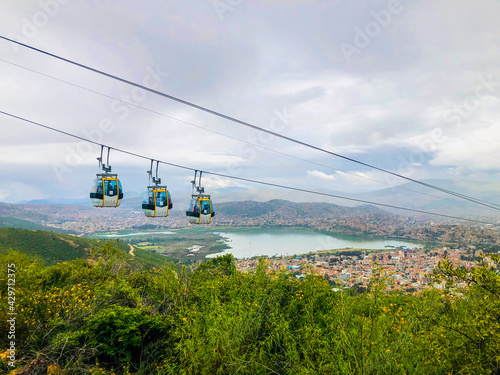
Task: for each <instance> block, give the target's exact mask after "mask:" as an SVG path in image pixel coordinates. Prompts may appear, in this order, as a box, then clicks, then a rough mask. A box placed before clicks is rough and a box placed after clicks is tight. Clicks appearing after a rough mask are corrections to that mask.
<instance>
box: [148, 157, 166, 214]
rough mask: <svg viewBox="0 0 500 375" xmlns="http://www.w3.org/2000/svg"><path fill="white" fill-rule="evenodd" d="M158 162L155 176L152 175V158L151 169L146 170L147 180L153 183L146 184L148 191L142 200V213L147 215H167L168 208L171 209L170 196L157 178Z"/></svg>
mask: <svg viewBox="0 0 500 375" xmlns="http://www.w3.org/2000/svg"><path fill="white" fill-rule="evenodd" d="M158 164H159V162H158V161H157V162H156V177H153V176H152V174H153V160H151V169H150V170H149V171H148V174H149V182H151V180H152V181H153V184H154V185H150V186H148V192H147V193H146V197H145V198H144V201H143V202H142V209H143V210H144V215H146V216H147V217H167V216H168V214H169V210H171V209H172V207H173V204H172V198H171V197H170V193H169V192H168V190H167V187H166V186H161V185H160V184H161V178H158Z"/></svg>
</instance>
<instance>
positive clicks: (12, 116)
mask: <svg viewBox="0 0 500 375" xmlns="http://www.w3.org/2000/svg"><path fill="white" fill-rule="evenodd" d="M0 113H1V114H3V115H5V116H9V117H11V118H15V119H18V120H21V121H24V122H27V123H30V124H32V125H36V126H39V127H41V128H45V129H48V130H51V131H54V132H57V133H60V134H64V135H67V136H69V137H73V138H76V139H79V140H81V141H85V142H88V143H92V144H95V145H98V146H100V147H101V148H103V147H106V148H108V150H115V151H117V152H121V153H123V154H127V155H131V156H135V157H138V158H141V159H146V160H155V161H157V162H159V163H162V164H165V165H170V166H172V167H176V168H181V169H185V170H190V171H198V172H203V173H205V174H210V175H212V176H218V177H223V178H229V179H233V180H239V181H244V182H250V183H254V184H260V185H266V186H271V187H276V188H280V189H287V190H293V191H298V192H303V193H309V194H315V195H321V196H325V197H331V198H338V199H344V200H348V201H352V202H358V203H364V204H371V205H375V206H381V207H387V208H394V209H398V210H404V211H410V212H416V213H420V214H426V215H432V216H439V217H444V218H448V219H455V220H462V221H468V222H471V223H476V224H484V225H493V226H498V227H500V224H494V223H488V222H486V221H481V220H474V219H466V218H462V217H458V216H452V215H446V214H438V213H434V212H428V211H423V210H417V209H413V208H406V207H400V206H395V205H392V204H385V203H377V202H372V201H368V200H364V199H356V198H349V197H343V196H341V195H336V194H329V193H323V192H319V191H314V190H309V189H302V188H297V187H293V186H287V185H281V184H275V183H271V182H265V181H259V180H253V179H249V178H244V177H237V176H231V175H227V174H223V173H216V172H210V171H204V170H201V169H198V168H192V167H186V166H183V165H180V164H175V163H170V162H166V161H162V160H158V159H154V158H151V157H149V156H144V155H140V154H137V153H134V152H130V151H127V150H123V149H119V148H116V147H112V146H108V145H105V144H102V143H99V142H95V141H92V140H90V139H87V138H84V137H80V136H78V135H76V134H72V133H69V132H66V131H63V130H60V129H56V128H53V127H50V126H47V125H44V124H41V123H39V122H35V121H32V120H29V119H26V118H24V117H20V116H16V115H14V114H11V113H8V112H4V111H1V110H0Z"/></svg>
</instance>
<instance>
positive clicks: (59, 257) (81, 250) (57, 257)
mask: <svg viewBox="0 0 500 375" xmlns="http://www.w3.org/2000/svg"><path fill="white" fill-rule="evenodd" d="M104 242H106V241H103V240H94V239H89V238H81V237H75V236H71V235H66V234H59V233H54V232H48V231H42V230H27V229H17V228H0V254H8V252H9V250H15V251H19V252H21V253H24V254H26V255H28V256H29V257H30V258H33V259H34V258H36V259H40V260H43V262H44V263H45V264H46V265H53V264H56V263H59V262H63V261H69V260H74V259H81V258H89V257H90V255H91V254H90V253H91V250H92V249H97V248H99V247H101V246H102V245H103V243H104ZM112 242H113V246H115V247H116V248H117V249H120V250H122V251H123V252H124V253H125V257H127V258H129V260H130V261H133V263H137V264H138V263H142V264H143V265H146V266H147V267H150V266H160V265H164V264H166V263H167V261H168V260H169V259H167V258H166V257H163V256H161V255H157V254H152V253H150V252H149V251H145V250H141V249H135V248H134V255H135V257H133V256H132V255H129V251H130V246H129V245H128V244H125V243H123V242H120V241H112Z"/></svg>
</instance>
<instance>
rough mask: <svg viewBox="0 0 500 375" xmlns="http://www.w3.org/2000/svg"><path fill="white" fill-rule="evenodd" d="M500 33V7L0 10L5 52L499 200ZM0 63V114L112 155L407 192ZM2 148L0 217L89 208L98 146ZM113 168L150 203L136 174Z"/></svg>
mask: <svg viewBox="0 0 500 375" xmlns="http://www.w3.org/2000/svg"><path fill="white" fill-rule="evenodd" d="M499 18H500V1H498V0H476V1H472V0H464V1H456V0H434V1H425V2H424V1H416V0H413V1H408V0H401V1H397V0H390V1H378V0H373V1H362V0H357V1H353V0H351V1H348V0H251V1H250V0H189V1H188V0H164V1H153V0H147V1H137V0H136V1H133V0H120V1H118V0H109V1H105V2H104V1H95V0H40V1H31V0H24V1H14V0H5V1H2V2H1V3H0V21H1V22H0V34H1V35H3V36H7V37H11V38H14V39H17V40H19V41H22V42H24V43H27V44H29V45H32V46H34V47H37V48H40V49H43V50H46V51H49V52H52V53H55V54H58V55H61V56H64V57H66V58H69V59H73V60H76V61H78V62H81V63H84V64H87V65H90V66H92V67H95V68H97V69H101V70H104V71H106V72H109V73H112V74H115V75H118V76H121V77H123V78H126V79H128V80H131V81H134V82H138V83H141V84H146V85H147V86H150V87H153V88H156V89H158V90H160V91H164V92H166V93H168V94H171V95H174V96H178V97H180V98H183V99H186V100H189V101H192V102H195V103H197V104H199V105H202V106H206V107H208V108H211V109H213V110H216V111H220V112H223V113H225V114H228V115H230V116H234V117H237V118H239V119H241V120H244V121H248V122H250V123H253V124H256V125H258V126H261V127H265V128H267V129H270V130H274V131H277V132H280V133H283V134H286V135H287V136H289V137H294V138H297V139H300V140H303V141H306V142H309V143H312V144H314V145H317V146H320V147H323V148H326V149H328V150H331V151H334V152H337V153H341V154H343V155H346V156H348V157H352V158H356V159H359V160H361V161H364V162H367V163H371V164H375V165H377V166H379V167H381V168H386V169H390V170H392V171H395V172H398V173H401V174H404V175H407V176H409V177H412V178H416V179H429V178H441V179H467V180H479V181H494V182H500V157H499V155H500V105H499V104H500V48H499V47H500V23H499V22H498V20H499ZM0 59H1V60H2V61H0V110H1V111H4V112H9V113H11V114H14V115H17V116H22V117H25V118H28V119H30V120H33V121H37V122H40V123H43V124H45V125H48V126H52V127H55V128H58V129H61V130H64V131H67V132H71V133H74V134H76V135H79V136H82V137H88V138H92V139H96V140H98V141H99V142H102V143H105V144H108V145H110V146H113V147H117V148H122V149H126V150H129V151H131V152H135V153H139V154H144V155H146V156H148V157H151V158H155V159H160V160H165V161H169V162H172V163H177V164H181V165H185V166H188V167H193V168H199V169H204V170H209V171H214V172H219V173H225V174H233V175H237V176H241V177H246V178H253V179H260V180H265V181H269V182H273V183H280V184H286V185H293V186H297V187H302V188H309V189H330V190H335V191H348V192H356V191H370V190H377V189H382V188H386V187H388V185H396V184H401V183H404V181H401V180H395V179H394V178H388V177H387V176H384V175H383V174H381V173H379V172H374V171H372V170H369V169H367V168H363V167H362V166H360V165H356V164H353V163H350V162H347V161H343V160H341V159H337V158H334V157H330V156H326V155H325V154H321V153H318V152H317V151H313V150H310V149H307V148H304V147H302V146H299V145H296V144H291V143H289V142H286V141H284V140H279V139H275V138H270V137H269V136H267V135H263V134H259V133H258V132H256V131H254V130H250V129H246V128H243V127H241V126H239V125H237V124H234V123H231V122H229V121H226V120H223V119H220V118H217V117H214V116H211V115H208V114H206V113H203V112H200V111H197V110H195V109H192V108H189V107H185V106H183V105H180V104H178V103H175V102H171V101H169V100H167V99H165V98H161V97H157V96H154V95H153V94H151V93H145V92H142V91H140V90H138V89H134V88H133V87H130V86H127V85H126V84H123V83H120V82H117V81H114V80H111V79H109V78H105V77H102V76H99V75H97V74H95V73H91V72H88V71H85V70H83V69H81V68H78V67H75V66H71V65H69V64H67V63H64V62H61V61H57V60H55V59H53V58H50V57H47V56H44V55H41V54H39V53H36V52H34V51H30V50H27V49H23V48H22V47H20V48H18V47H15V46H14V45H12V44H10V43H8V42H6V41H0ZM28 69H29V70H28ZM117 99H118V100H117ZM119 100H122V102H120V101H119ZM123 101H124V102H125V103H124V102H123ZM140 107H142V108H140ZM0 130H1V137H0V201H5V202H16V201H19V200H24V199H26V200H30V199H41V198H48V197H51V198H53V197H61V198H71V197H74V198H83V197H86V196H88V191H89V188H90V183H91V182H92V180H93V179H94V177H95V173H96V172H97V160H96V157H97V156H99V152H100V150H99V148H98V147H97V146H91V147H89V146H88V145H86V144H83V143H82V142H80V141H77V140H75V139H72V138H68V137H67V136H64V135H60V134H56V133H53V132H51V131H48V130H45V129H40V128H37V127H34V126H33V125H29V124H27V123H24V122H22V121H19V120H15V119H12V118H9V117H7V116H5V115H1V114H0ZM217 133H223V134H225V135H228V136H231V137H234V138H238V139H240V140H242V141H243V142H241V141H238V140H234V139H231V138H227V137H224V136H222V135H220V134H217ZM244 142H249V143H251V144H253V145H250V144H248V143H244ZM263 148H267V149H272V150H275V151H278V152H279V153H276V152H272V151H269V150H266V149H263ZM283 154H289V155H292V156H294V157H295V159H294V158H292V157H290V156H286V155H283ZM296 158H300V159H305V160H309V161H311V162H312V163H308V162H305V161H302V160H298V159H296ZM110 162H111V165H112V167H113V172H115V173H118V174H119V177H120V179H121V180H122V183H123V185H124V189H125V191H126V192H127V191H129V192H140V191H141V190H144V188H145V186H146V184H147V174H146V170H147V169H148V168H149V162H148V161H147V160H142V159H137V158H133V157H130V156H126V155H123V154H119V153H117V152H112V153H111V160H110ZM318 164H322V165H318ZM160 175H161V177H162V180H163V182H165V183H167V184H168V186H169V188H170V189H171V190H172V192H173V193H176V192H185V191H188V190H189V189H190V183H189V181H190V179H191V177H192V174H191V172H188V171H185V170H181V169H176V168H173V167H167V166H161V167H160ZM374 180H379V181H380V182H377V181H374ZM205 185H206V189H207V191H209V190H212V191H213V190H217V189H220V188H224V187H243V188H249V189H255V188H256V186H252V185H251V184H241V183H240V182H237V181H230V180H224V179H220V178H207V179H206V180H205ZM257 188H258V187H257Z"/></svg>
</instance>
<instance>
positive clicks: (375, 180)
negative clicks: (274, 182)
mask: <svg viewBox="0 0 500 375" xmlns="http://www.w3.org/2000/svg"><path fill="white" fill-rule="evenodd" d="M0 61H2V62H4V63H7V64H10V65H13V66H16V67H18V68H21V69H24V70H27V71H30V72H32V73H36V74H39V75H41V76H43V77H47V78H50V79H53V80H56V81H58V82H62V83H65V84H67V85H70V86H74V87H77V88H79V89H82V90H85V91H88V92H91V93H94V94H97V95H100V96H103V97H105V98H109V99H113V100H116V101H118V102H120V103H124V104H127V105H130V106H133V107H136V108H140V109H142V110H144V111H147V112H150V113H154V114H156V115H159V116H163V117H165V118H168V119H171V120H174V121H178V122H181V123H184V124H186V125H189V126H192V127H195V128H198V129H202V130H204V131H207V132H210V133H213V134H217V135H220V136H222V137H226V138H229V139H233V140H235V141H238V142H242V143H246V144H248V145H250V146H253V147H258V148H261V149H263V150H266V151H270V152H274V153H276V154H279V155H283V156H286V157H289V158H293V159H296V160H300V161H303V162H305V163H309V164H313V165H317V166H320V167H323V168H328V169H330V170H333V171H336V172H338V173H341V174H342V173H345V174H347V175H349V176H353V177H356V178H362V179H365V180H370V181H374V182H378V183H380V184H384V185H386V186H390V187H391V188H395V189H401V190H406V191H411V192H413V193H416V194H420V195H425V196H428V197H432V198H438V199H442V200H446V201H448V202H453V203H459V204H465V202H462V201H457V200H454V199H448V198H444V197H438V196H437V195H433V194H429V193H425V192H422V191H417V190H413V189H408V188H405V187H403V186H394V185H391V184H389V183H388V182H385V181H380V180H377V179H375V178H371V177H367V176H362V175H359V174H355V173H350V172H345V171H341V170H339V169H335V168H333V167H331V166H329V165H326V164H322V163H318V162H315V161H312V160H307V159H303V158H300V157H298V156H295V155H290V154H287V153H285V152H281V151H278V150H274V149H271V148H268V147H265V146H262V145H259V144H255V143H252V142H249V141H245V140H243V139H240V138H237V137H233V136H231V135H228V134H224V133H221V132H218V131H216V130H212V129H208V128H206V127H204V126H200V125H197V124H194V123H192V122H189V121H186V120H182V119H179V118H176V117H173V116H170V115H167V114H165V113H162V112H158V111H155V110H152V109H150V108H146V107H143V106H141V105H139V104H136V103H132V102H129V101H127V100H123V99H119V98H116V97H114V96H111V95H108V94H104V93H101V92H99V91H96V90H92V89H89V88H87V87H84V86H80V85H78V84H76V83H73V82H69V81H65V80H63V79H61V78H57V77H54V76H52V75H50V74H46V73H42V72H39V71H37V70H34V69H31V68H28V67H25V66H22V65H19V64H16V63H13V62H11V61H7V60H4V59H0Z"/></svg>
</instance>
